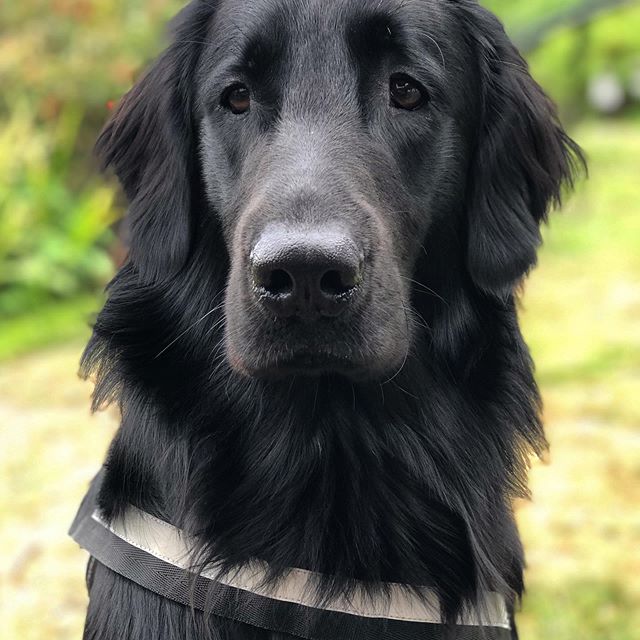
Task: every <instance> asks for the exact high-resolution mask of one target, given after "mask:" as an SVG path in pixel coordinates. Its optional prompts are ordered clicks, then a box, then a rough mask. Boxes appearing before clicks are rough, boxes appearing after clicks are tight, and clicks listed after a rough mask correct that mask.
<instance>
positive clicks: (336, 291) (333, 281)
mask: <svg viewBox="0 0 640 640" xmlns="http://www.w3.org/2000/svg"><path fill="white" fill-rule="evenodd" d="M357 285H358V275H357V273H356V272H342V271H338V270H336V269H334V270H332V271H327V272H326V273H325V274H324V275H323V276H322V279H321V280H320V289H321V291H322V293H324V294H325V295H328V296H341V295H344V294H345V293H348V292H349V291H351V290H352V289H355V287H356V286H357Z"/></svg>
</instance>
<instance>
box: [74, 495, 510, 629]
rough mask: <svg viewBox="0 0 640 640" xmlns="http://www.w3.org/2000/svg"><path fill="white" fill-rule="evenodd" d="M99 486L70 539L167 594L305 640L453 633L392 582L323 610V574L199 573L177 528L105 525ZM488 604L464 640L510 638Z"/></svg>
mask: <svg viewBox="0 0 640 640" xmlns="http://www.w3.org/2000/svg"><path fill="white" fill-rule="evenodd" d="M92 494H94V495H95V491H94V488H93V487H92V491H90V492H89V495H87V497H86V498H85V500H84V501H83V504H82V506H81V508H80V511H79V512H78V515H77V516H76V519H75V521H74V523H73V525H72V527H71V531H70V535H71V537H72V538H73V539H74V540H75V541H76V542H77V543H78V544H79V545H80V546H81V547H83V548H84V549H86V550H87V551H88V552H89V553H90V554H91V556H92V557H93V558H94V559H95V560H97V561H99V562H100V563H102V564H104V565H105V566H106V567H108V568H109V569H111V570H112V571H114V572H116V573H118V574H120V575H122V576H124V577H125V578H128V579H129V580H132V581H133V582H135V583H137V584H138V585H140V586H141V587H144V588H146V589H148V590H150V591H152V592H154V593H156V594H158V595H160V596H162V597H165V598H168V599H170V600H173V601H175V602H179V603H181V604H183V605H185V606H188V607H193V608H195V609H198V610H201V611H205V612H207V613H212V614H214V615H217V616H220V617H222V618H225V619H229V620H235V621H237V622H242V623H245V624H249V625H252V626H254V627H258V628H261V629H265V630H269V631H275V632H281V633H288V634H290V635H293V636H296V637H299V638H303V639H305V640H382V639H388V640H418V639H420V640H441V639H443V638H445V637H451V636H450V635H447V627H446V626H445V625H444V624H443V621H442V618H441V614H440V607H439V602H438V598H437V597H436V595H435V594H434V593H433V592H430V591H428V590H423V591H422V592H421V594H420V595H418V594H416V593H415V591H414V590H411V589H409V588H408V587H406V586H405V585H400V584H386V585H384V586H385V589H384V590H383V592H384V593H386V594H388V596H387V597H378V598H376V597H369V596H367V595H366V592H365V590H364V589H357V588H356V589H355V591H354V594H353V595H352V596H350V597H348V598H347V597H340V598H335V599H333V600H331V601H329V602H328V603H323V604H322V605H318V603H317V599H316V598H315V591H314V585H315V584H317V579H318V576H317V574H314V573H312V572H309V571H305V570H302V569H291V570H290V571H289V572H288V573H287V575H286V576H285V577H284V578H283V579H282V580H280V581H278V582H277V583H276V584H275V585H271V584H269V583H268V582H267V580H266V577H267V575H268V566H267V565H266V564H265V563H262V562H257V561H256V562H252V563H251V564H248V565H244V566H242V567H240V568H238V569H237V570H234V571H233V572H232V573H229V574H226V575H220V573H219V572H218V571H216V570H215V569H205V570H204V571H201V572H199V573H194V572H193V571H192V570H191V569H192V562H191V550H192V549H193V548H194V538H193V537H191V536H189V535H188V534H186V533H185V532H184V531H182V530H180V529H178V528H176V527H174V526H173V525H171V524H169V523H167V522H164V521H163V520H159V519H158V518H155V517H154V516H152V515H150V514H148V513H145V512H143V511H140V510H139V509H136V508H135V507H130V508H129V509H128V510H127V512H126V513H125V514H124V515H123V517H121V518H118V519H115V520H114V521H112V522H110V523H108V522H106V521H105V520H104V519H103V518H102V516H101V515H100V513H99V511H98V510H96V508H95V503H94V500H93V499H92V497H93V495H92ZM482 601H483V602H482V605H481V606H480V607H479V608H478V609H477V610H473V611H467V612H465V613H464V614H463V615H462V616H461V618H460V620H459V621H458V625H457V626H456V630H455V636H454V637H455V638H456V639H459V640H509V639H510V638H511V633H510V622H509V616H508V613H507V607H506V604H505V600H504V598H503V597H502V596H500V595H499V594H495V593H488V594H486V595H485V597H484V598H483V599H482Z"/></svg>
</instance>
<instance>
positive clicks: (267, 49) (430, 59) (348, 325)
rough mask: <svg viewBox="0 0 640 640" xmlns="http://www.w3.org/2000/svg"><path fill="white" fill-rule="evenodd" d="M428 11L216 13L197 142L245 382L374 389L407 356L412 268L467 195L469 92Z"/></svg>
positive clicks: (240, 7) (265, 8)
mask: <svg viewBox="0 0 640 640" xmlns="http://www.w3.org/2000/svg"><path fill="white" fill-rule="evenodd" d="M434 7H435V5H433V4H425V3H424V2H404V3H402V4H401V3H400V2H395V1H393V2H389V3H388V4H387V3H377V4H376V5H373V4H372V3H370V2H367V1H361V2H353V1H352V0H340V1H335V2H330V3H327V2H321V1H316V2H296V1H293V0H280V1H279V2H248V3H247V2H244V3H239V2H237V1H236V0H226V1H224V2H222V3H221V4H220V6H219V8H218V12H217V14H216V16H215V17H214V19H213V22H212V25H211V27H210V31H209V35H208V39H209V40H211V41H212V42H215V43H216V44H215V46H213V45H212V46H208V47H206V48H205V49H204V51H203V54H202V57H201V66H200V69H199V72H198V74H197V85H198V104H199V106H200V109H199V116H198V122H199V132H198V133H199V137H200V148H201V155H202V161H203V163H202V166H203V178H204V182H205V184H206V188H207V194H208V199H209V201H210V203H211V205H212V209H213V210H214V211H215V212H216V215H218V216H219V218H220V220H221V223H222V229H223V232H224V237H225V241H226V245H227V248H228V251H229V255H230V263H231V273H230V277H229V286H228V289H227V296H226V318H227V331H226V344H227V350H228V356H229V359H230V361H231V363H232V364H233V365H234V366H235V367H236V368H238V369H240V370H241V371H244V372H246V373H249V374H252V375H253V374H257V375H262V374H281V373H287V372H291V373H298V372H302V373H316V372H322V371H325V370H335V371H339V372H344V373H349V374H352V375H356V376H361V375H379V374H382V375H384V374H387V373H389V372H392V370H393V369H394V368H397V367H399V366H400V365H401V363H402V360H403V358H404V357H405V356H406V353H407V350H408V348H409V342H410V340H411V327H412V320H411V319H410V314H409V313H408V310H409V308H410V305H411V301H410V298H409V291H410V286H409V285H410V280H411V277H412V274H413V272H414V263H415V260H416V256H417V255H418V252H419V250H420V247H421V242H422V238H423V237H424V236H425V234H426V233H427V230H428V226H429V221H430V220H431V218H432V217H433V216H435V215H438V213H440V214H442V213H445V212H449V211H451V210H452V203H451V197H450V194H451V193H453V194H456V193H460V192H461V191H463V190H464V176H465V169H466V166H465V165H466V162H467V160H466V159H467V158H468V156H469V149H468V147H469V140H468V138H469V136H468V132H466V131H463V130H462V129H463V124H462V123H464V122H465V118H464V117H463V115H464V114H463V112H464V110H465V107H467V106H468V102H467V100H466V98H465V94H464V92H463V91H462V87H463V86H464V87H466V88H467V89H468V88H469V87H473V85H474V80H473V78H472V75H471V74H468V75H469V77H468V78H467V77H466V75H467V74H466V72H461V74H460V75H461V78H458V81H457V82H452V83H447V81H446V73H445V59H444V58H443V55H444V52H443V51H442V50H439V49H438V45H437V44H436V43H437V41H439V40H440V41H443V42H444V41H446V40H447V39H450V38H447V36H446V33H445V31H446V26H447V21H446V20H438V19H437V13H436V11H435V10H434ZM238 24H241V25H242V29H241V30H240V29H238V28H237V26H236V25H238ZM421 26H422V28H421ZM427 29H428V33H429V35H431V37H432V38H433V40H429V39H427V38H426V37H425V32H427ZM452 48H453V49H454V50H455V47H452ZM450 63H451V64H452V65H456V66H457V63H459V61H457V60H456V59H455V58H453V59H451V58H450ZM461 79H463V81H460V80H461ZM476 93H477V92H476V91H473V92H471V95H472V96H473V95H475V94H476ZM474 106H475V105H474ZM443 181H444V182H447V184H448V185H449V186H450V189H449V190H448V191H449V193H442V190H441V189H440V188H439V186H440V185H442V183H443Z"/></svg>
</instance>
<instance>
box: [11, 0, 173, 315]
mask: <svg viewBox="0 0 640 640" xmlns="http://www.w3.org/2000/svg"><path fill="white" fill-rule="evenodd" d="M180 4H181V3H180V2H164V1H157V0H155V1H135V2H133V1H131V0H120V1H117V2H114V1H111V2H105V1H103V0H56V1H55V2H50V1H49V0H28V1H24V2H6V3H4V2H3V3H1V4H0V25H1V27H0V86H2V87H3V91H2V94H1V97H0V175H1V176H2V180H1V181H0V314H1V315H2V316H3V317H8V316H13V315H17V314H24V313H25V312H27V313H29V312H33V311H34V310H36V309H38V307H39V306H40V305H42V304H50V303H52V302H55V301H58V300H68V299H71V298H74V297H75V296H78V295H81V294H84V293H88V292H95V291H97V290H99V289H101V288H102V287H103V286H104V284H105V283H106V282H107V280H108V279H109V276H110V274H111V273H112V269H113V266H112V263H111V260H110V258H109V253H108V248H109V246H110V245H111V244H112V243H113V239H114V238H113V234H112V233H110V231H109V226H110V225H111V224H112V223H113V222H114V221H115V220H117V219H118V217H120V216H121V214H122V210H121V208H120V207H118V206H115V205H114V193H115V192H114V189H113V186H107V185H106V184H105V182H104V180H102V179H101V178H100V177H99V175H98V171H97V167H96V166H95V163H94V162H93V161H92V154H91V147H92V145H93V139H94V137H95V136H96V134H97V132H98V131H99V129H100V126H101V124H102V121H103V120H105V119H106V117H107V116H108V107H107V104H108V103H109V102H110V101H112V100H116V99H117V98H118V97H119V96H120V95H121V94H122V93H124V92H125V91H126V90H127V89H128V88H129V86H130V85H131V83H132V82H133V80H134V78H135V75H136V74H137V73H138V71H139V70H140V69H141V67H143V65H144V64H145V62H146V61H147V60H148V59H149V58H150V57H151V56H152V55H153V54H154V53H155V52H156V51H157V49H158V47H159V46H160V44H161V38H160V32H161V29H162V28H163V24H164V23H165V21H166V20H167V18H168V17H169V16H170V15H171V14H172V13H174V12H175V11H176V10H177V9H178V8H179V6H180Z"/></svg>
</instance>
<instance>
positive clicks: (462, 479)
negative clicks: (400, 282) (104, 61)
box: [82, 0, 580, 640]
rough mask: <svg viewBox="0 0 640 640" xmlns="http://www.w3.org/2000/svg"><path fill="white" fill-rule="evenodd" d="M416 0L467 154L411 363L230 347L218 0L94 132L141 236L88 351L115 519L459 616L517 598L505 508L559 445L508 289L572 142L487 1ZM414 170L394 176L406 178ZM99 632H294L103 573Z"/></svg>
mask: <svg viewBox="0 0 640 640" xmlns="http://www.w3.org/2000/svg"><path fill="white" fill-rule="evenodd" d="M420 2H422V3H423V4H425V5H426V4H431V5H438V7H439V8H438V15H439V16H440V19H441V20H442V21H443V22H444V27H443V29H444V30H445V31H449V32H450V33H452V34H453V33H455V45H456V49H455V50H454V49H453V48H452V47H453V45H447V46H446V47H443V48H444V51H441V53H442V54H443V57H444V62H446V63H448V65H449V71H448V75H447V82H448V83H450V85H451V86H450V89H451V91H452V92H454V94H455V96H460V95H466V94H467V93H468V96H469V97H468V99H469V101H470V105H471V106H469V108H466V107H465V105H460V113H461V114H465V115H464V118H466V120H465V122H464V126H465V131H467V132H468V135H469V144H468V145H466V146H465V145H464V144H461V145H460V149H461V151H460V152H459V155H460V165H459V166H460V167H462V170H460V171H458V172H457V173H456V175H455V176H453V177H451V176H450V177H448V178H446V179H445V180H444V181H443V182H442V184H441V185H439V187H438V188H439V189H441V190H443V191H449V192H451V193H450V195H451V197H447V198H446V199H443V200H442V201H443V202H447V207H448V208H449V210H447V211H446V212H444V213H445V214H446V215H445V214H443V215H439V216H434V217H433V220H432V221H431V223H430V225H429V228H428V232H427V233H426V234H425V236H424V238H421V239H420V240H421V242H420V244H421V250H420V252H419V254H418V256H417V257H416V258H415V259H414V260H413V263H412V271H411V281H412V282H411V287H410V301H409V304H410V305H411V306H410V307H407V309H405V313H406V318H407V323H411V329H412V330H411V332H410V334H411V339H410V345H409V348H408V351H407V355H406V358H404V360H403V363H402V366H401V367H398V368H397V370H394V371H391V372H390V374H389V375H388V376H382V377H378V378H376V379H371V380H367V379H352V380H348V379H346V378H344V377H342V376H339V375H332V374H326V375H323V376H318V377H315V378H306V377H304V376H297V377H289V378H285V379H268V378H267V379H265V378H257V377H246V376H244V375H242V374H241V373H238V371H237V370H236V368H234V367H232V366H231V364H230V363H229V359H228V358H227V357H226V354H225V345H226V341H227V340H228V339H229V333H228V331H229V328H228V327H226V329H227V334H225V305H226V304H230V301H229V300H227V299H226V298H227V297H228V295H229V294H228V293H227V292H226V287H227V284H228V279H229V271H230V268H231V255H230V246H229V242H228V240H226V239H225V235H224V234H223V233H222V229H221V227H222V224H221V222H220V219H219V217H218V213H219V212H218V211H216V210H215V206H214V205H213V204H212V202H211V199H210V198H208V196H207V187H206V184H205V182H206V180H205V178H204V175H203V172H204V171H206V169H205V168H203V166H204V164H205V163H204V161H203V160H202V157H203V154H202V145H203V144H206V143H203V141H202V140H201V139H200V138H199V122H198V115H197V114H198V108H199V107H198V105H197V104H196V95H195V93H194V91H195V90H194V85H195V84H196V83H197V81H198V80H197V74H195V69H196V68H197V67H198V65H199V64H200V62H201V56H202V54H203V50H204V48H205V45H206V44H207V43H208V35H207V34H208V28H209V24H210V22H211V20H212V19H213V18H214V17H215V13H216V5H217V4H219V3H217V2H215V1H213V0H211V1H210V2H192V3H191V4H190V5H189V6H188V7H187V8H186V9H185V11H184V12H183V13H182V15H181V16H180V18H179V20H178V22H177V26H176V31H175V37H174V42H173V44H171V46H170V47H169V48H168V50H167V51H166V52H165V53H164V54H163V55H162V56H161V57H160V59H159V60H158V61H157V62H156V63H155V65H154V66H153V67H152V69H151V70H150V72H149V73H148V74H147V75H146V76H145V77H144V78H143V79H142V80H141V81H140V82H139V83H138V85H137V86H136V87H135V88H134V89H133V90H132V91H131V92H130V93H129V94H128V96H127V97H126V98H125V99H124V100H123V102H122V103H121V105H120V106H119V108H118V109H117V112H116V113H115V115H114V116H113V118H112V120H111V121H110V123H109V124H108V125H107V127H106V129H105V131H104V132H103V134H102V136H101V137H100V140H99V143H98V151H99V153H100V155H101V156H102V157H103V158H104V160H105V164H106V165H110V166H112V167H113V168H114V169H115V171H116V172H117V174H118V176H119V178H120V180H121V182H122V184H123V187H124V190H125V192H126V194H127V196H128V198H129V200H130V202H131V208H130V211H129V216H130V229H131V250H130V259H129V261H128V262H127V264H126V265H125V266H124V267H123V268H122V269H121V271H120V272H119V273H118V275H117V276H116V277H115V279H114V280H113V282H112V283H111V285H110V286H109V290H108V293H109V297H108V301H107V303H106V306H105V308H104V309H103V311H102V312H101V313H100V315H99V317H98V319H97V321H96V324H95V329H94V334H93V337H92V339H91V342H90V344H89V346H88V347H87V350H86V353H85V355H84V358H83V364H82V366H83V370H84V372H85V374H86V375H91V374H94V375H95V376H96V379H97V384H96V390H95V399H94V406H95V408H100V407H102V406H104V405H106V404H108V403H110V402H114V401H116V402H118V403H119V406H120V408H121V410H122V425H121V427H120V430H119V431H118V433H117V435H116V437H115V439H114V441H113V444H112V446H111V450H110V453H109V456H108V460H107V463H106V464H107V475H106V478H105V483H104V486H103V488H102V491H101V494H100V506H101V508H102V509H103V511H104V512H105V514H106V515H107V517H112V516H114V515H115V514H117V513H120V512H122V511H123V509H124V508H126V506H127V505H128V504H135V505H137V506H139V507H141V508H143V509H145V510H147V511H149V512H151V513H155V514H158V515H159V516H161V517H163V518H165V519H167V520H170V521H172V522H174V523H175V524H176V525H178V526H181V527H184V528H187V529H189V530H190V531H192V532H194V533H196V534H197V535H198V536H200V539H201V540H202V547H201V548H200V549H199V550H198V558H199V561H201V562H202V563H210V562H214V561H215V562H221V563H222V564H223V566H226V567H231V566H234V565H236V564H238V563H242V562H245V561H247V560H248V559H250V558H256V557H257V558H261V559H264V560H267V561H268V562H269V563H270V566H271V567H272V569H273V575H272V576H271V578H272V579H273V580H277V579H278V578H279V577H280V576H281V575H282V573H283V572H284V571H285V570H286V568H287V567H303V568H307V569H311V570H314V571H318V572H322V573H323V574H325V576H326V578H325V580H324V582H323V583H322V584H321V585H320V586H319V590H320V596H321V597H327V596H329V595H330V594H333V593H338V592H343V591H348V590H349V589H350V588H351V586H352V584H353V581H354V580H359V581H365V582H366V583H368V584H369V585H370V588H371V590H372V591H375V589H376V583H378V582H380V581H395V582H402V583H406V584H413V585H429V586H431V587H433V588H434V589H435V590H436V591H437V593H438V595H439V596H440V598H441V601H442V608H443V613H444V615H445V616H446V619H447V620H448V621H449V622H454V621H455V619H456V617H457V615H458V613H459V612H460V610H461V608H462V607H464V606H466V605H473V604H474V603H475V602H476V599H477V597H478V594H479V593H480V592H481V591H483V590H491V591H498V592H500V593H502V594H504V595H505V596H506V597H507V599H508V601H509V603H510V606H511V607H512V609H513V608H514V607H515V605H516V603H517V600H518V598H519V597H520V595H521V594H522V592H523V575H522V574H523V554H522V549H521V545H520V542H519V539H518V534H517V530H516V525H515V522H514V517H513V513H512V500H513V499H514V498H516V497H521V496H526V494H527V490H526V469H527V461H528V457H529V456H530V455H531V454H532V453H536V454H539V453H540V452H542V451H543V450H544V449H545V447H546V443H545V438H544V434H543V429H542V426H541V422H540V398H539V395H538V390H537V388H536V384H535V381H534V377H533V367H532V362H531V359H530V356H529V352H528V350H527V347H526V345H525V343H524V341H523V338H522V336H521V333H520V330H519V327H518V321H517V309H516V294H515V290H516V288H517V286H518V284H519V283H520V281H521V280H522V278H523V276H525V275H526V273H527V272H528V271H529V269H530V268H531V267H532V266H533V265H534V264H535V260H536V250H537V247H538V245H539V244H540V232H539V225H540V223H541V222H542V221H544V220H545V219H546V215H547V211H548V209H549V206H550V204H551V203H552V202H558V201H559V199H560V192H561V186H562V184H563V183H571V181H572V172H573V168H574V165H575V162H574V161H575V159H579V158H580V153H579V150H578V148H577V147H576V145H575V144H574V143H573V142H572V141H571V140H570V139H569V138H568V137H567V136H566V134H565V133H564V132H563V130H562V129H561V127H560V126H559V125H558V123H557V120H556V115H555V111H554V108H553V106H552V105H551V103H550V102H549V101H548V99H547V98H546V97H545V95H544V94H543V92H542V91H541V89H540V88H539V87H538V85H537V84H535V82H534V81H533V80H532V79H531V77H530V76H529V73H528V71H527V68H526V64H525V62H524V61H523V60H522V58H521V57H520V56H519V54H518V53H517V51H516V50H515V48H514V47H513V45H512V44H511V43H510V42H509V40H508V39H507V38H506V36H505V35H504V32H503V30H502V28H501V26H500V25H499V23H498V22H497V20H496V19H495V18H494V17H493V16H492V15H491V14H489V13H487V12H486V11H485V10H483V9H481V8H480V7H479V6H478V5H477V3H476V2H473V1H472V0H458V1H453V0H433V1H431V0H415V2H414V4H415V3H420ZM266 3H267V0H260V2H256V4H266ZM365 4H366V3H365ZM330 5H331V3H327V11H330ZM399 7H401V5H399ZM398 11H400V9H399V10H398ZM285 26H286V25H285ZM239 28H241V27H239ZM426 35H427V36H429V35H430V32H428V33H426ZM440 44H442V42H441V43H440ZM345 64H346V63H345ZM462 66H467V67H468V68H469V69H472V70H473V71H472V72H469V73H473V78H475V80H474V81H473V83H472V84H470V85H469V86H467V87H460V86H457V85H456V82H459V83H460V84H462V83H463V76H462V75H460V76H459V80H458V81H457V80H456V77H457V76H456V73H458V71H459V69H460V68H461V67H462ZM459 73H460V74H462V72H461V71H459ZM456 92H457V93H456ZM452 95H453V94H452ZM452 99H459V98H458V97H454V98H452ZM474 105H475V106H474ZM476 107H477V108H476ZM443 151H444V147H443ZM434 153H437V150H436V151H434ZM415 157H416V162H418V161H419V160H420V157H419V154H418V152H416V156H415ZM220 162H223V160H221V161H220ZM207 168H208V167H207ZM411 175H412V174H411V173H410V172H408V173H407V172H405V173H404V174H403V177H400V178H398V179H397V180H396V184H395V185H394V188H397V189H400V190H404V191H409V190H410V189H411V187H412V185H411V184H409V185H407V184H406V182H403V180H405V181H406V180H411V179H412V178H411ZM423 197H424V196H422V195H420V194H418V195H417V196H415V198H414V200H415V201H416V203H417V206H418V207H419V206H420V198H423ZM443 198H444V196H443ZM258 338H259V336H258ZM85 637H86V638H88V639H92V640H107V639H111V638H113V639H114V640H115V639H116V638H123V637H127V638H131V639H135V640H150V639H152V638H153V639H157V638H163V639H167V640H172V639H175V640H177V639H178V638H183V639H184V638H194V639H195V638H198V639H205V638H206V639H211V640H222V639H225V640H226V639H229V640H231V639H234V640H235V639H238V640H245V639H250V638H256V639H258V638H261V639H262V638H264V639H266V638H271V639H273V640H276V639H277V638H281V637H283V636H281V635H278V634H273V633H268V632H262V631H259V630H255V629H250V628H249V627H246V626H243V625H240V624H235V623H229V622H224V621H222V620H219V619H216V618H215V617H212V616H210V617H207V616H204V615H201V614H198V613H196V612H193V611H190V610H188V609H186V608H183V607H181V606H179V605H177V604H175V603H172V602H168V601H165V600H162V599H161V598H159V597H157V596H155V595H154V594H152V593H150V592H147V591H145V590H143V589H141V588H139V587H137V586H136V585H134V584H133V583H130V582H128V581H126V580H125V579H123V578H121V577H120V576H118V575H116V574H114V573H112V572H111V571H109V570H108V569H106V568H104V567H102V566H97V567H96V571H95V573H94V577H93V580H92V583H91V589H90V607H89V614H88V619H87V626H86V634H85Z"/></svg>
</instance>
